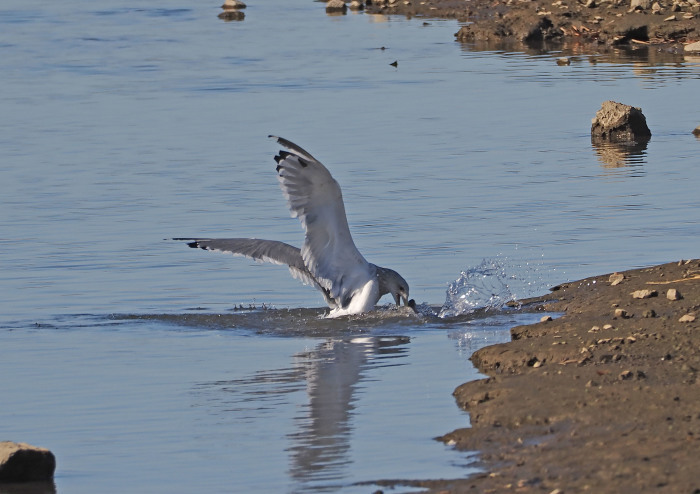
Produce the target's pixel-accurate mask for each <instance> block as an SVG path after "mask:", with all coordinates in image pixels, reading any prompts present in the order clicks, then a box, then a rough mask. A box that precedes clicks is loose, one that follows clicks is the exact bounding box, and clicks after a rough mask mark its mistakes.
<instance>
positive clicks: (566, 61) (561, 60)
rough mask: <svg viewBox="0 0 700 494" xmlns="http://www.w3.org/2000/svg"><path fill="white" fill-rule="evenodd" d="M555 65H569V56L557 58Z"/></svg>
mask: <svg viewBox="0 0 700 494" xmlns="http://www.w3.org/2000/svg"><path fill="white" fill-rule="evenodd" d="M557 65H571V60H569V57H560V58H557Z"/></svg>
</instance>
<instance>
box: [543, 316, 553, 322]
mask: <svg viewBox="0 0 700 494" xmlns="http://www.w3.org/2000/svg"><path fill="white" fill-rule="evenodd" d="M552 320H553V319H552V316H542V317H541V318H540V322H549V321H552Z"/></svg>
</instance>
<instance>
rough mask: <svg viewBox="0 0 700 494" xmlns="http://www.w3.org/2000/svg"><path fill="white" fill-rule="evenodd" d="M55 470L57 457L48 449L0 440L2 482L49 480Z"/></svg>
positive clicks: (0, 480)
mask: <svg viewBox="0 0 700 494" xmlns="http://www.w3.org/2000/svg"><path fill="white" fill-rule="evenodd" d="M55 470H56V458H55V457H54V455H53V453H52V452H51V451H49V450H48V449H45V448H37V447H36V446H30V445H29V444H25V443H15V442H12V441H0V483H4V482H8V483H9V482H37V481H47V480H51V479H53V473H54V471H55Z"/></svg>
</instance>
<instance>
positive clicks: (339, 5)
mask: <svg viewBox="0 0 700 494" xmlns="http://www.w3.org/2000/svg"><path fill="white" fill-rule="evenodd" d="M347 10H348V7H347V5H345V2H344V1H343V0H328V2H327V3H326V13H329V14H344V13H345V12H347Z"/></svg>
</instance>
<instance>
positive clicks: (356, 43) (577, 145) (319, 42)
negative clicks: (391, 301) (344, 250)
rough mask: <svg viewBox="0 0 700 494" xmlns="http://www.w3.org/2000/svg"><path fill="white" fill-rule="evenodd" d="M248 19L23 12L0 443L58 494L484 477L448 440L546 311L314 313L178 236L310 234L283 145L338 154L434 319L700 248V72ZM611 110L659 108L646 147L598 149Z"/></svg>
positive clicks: (367, 250)
mask: <svg viewBox="0 0 700 494" xmlns="http://www.w3.org/2000/svg"><path fill="white" fill-rule="evenodd" d="M248 3H249V7H248V9H246V11H245V14H246V18H245V20H244V21H242V22H231V23H225V22H222V21H221V20H219V19H218V18H217V14H218V13H219V12H220V9H219V2H216V3H211V4H207V3H205V2H198V3H197V4H193V3H191V2H184V1H181V0H176V1H172V2H169V3H167V4H162V3H160V4H158V5H155V4H154V3H153V2H147V1H140V2H139V1H134V2H131V3H126V4H125V3H124V2H114V1H112V0H108V1H106V2H101V3H94V2H93V3H85V2H77V1H73V0H68V1H64V2H53V3H27V2H19V1H14V0H6V1H4V2H3V4H2V6H0V55H1V56H0V74H1V76H0V110H1V113H2V118H0V205H1V207H2V215H0V300H1V302H0V304H1V305H0V376H2V377H1V378H0V395H2V397H3V398H2V404H0V440H4V439H10V440H17V441H27V442H31V443H34V444H37V445H42V446H46V447H49V448H51V449H52V450H53V451H54V452H55V453H56V455H57V457H58V469H57V473H56V487H57V490H58V492H62V493H67V492H71V493H74V492H95V491H99V492H154V491H162V492H193V491H194V492H203V491H207V492H248V491H253V490H257V491H259V492H308V491H313V490H315V491H319V492H322V491H327V492H348V493H350V492H368V491H370V492H371V490H372V487H371V486H361V487H358V486H353V484H354V483H355V482H359V481H371V480H376V479H382V478H439V477H448V478H455V477H463V476H466V475H468V474H469V472H470V471H472V470H470V469H468V468H465V467H464V465H466V464H468V463H469V462H470V455H467V454H463V453H457V452H454V451H451V450H450V449H448V448H445V447H444V446H442V445H441V444H440V443H437V442H435V441H432V439H431V438H432V437H434V436H437V435H440V434H442V433H445V432H448V431H450V430H452V429H454V428H456V427H463V426H467V425H468V416H467V415H466V414H464V413H463V412H461V411H459V410H458V409H457V407H456V406H455V405H454V402H453V400H452V397H451V396H450V393H451V391H452V390H453V389H454V387H455V386H457V385H458V384H460V383H462V382H464V381H466V380H469V379H474V378H476V377H477V374H476V373H475V372H474V370H473V368H472V367H471V365H470V363H469V362H468V357H469V355H470V354H471V352H472V351H473V350H475V349H476V348H479V347H480V346H482V345H484V344H487V343H489V342H494V341H502V340H503V339H506V338H507V334H508V333H507V330H508V328H509V327H510V326H512V325H514V324H521V323H524V322H528V321H531V320H533V317H534V316H532V315H527V314H518V313H507V314H500V315H499V314H496V315H493V316H492V317H491V318H481V317H479V318H473V319H459V318H458V319H446V320H437V319H432V318H431V319H428V320H414V319H405V318H402V317H388V318H369V319H360V320H353V321H345V322H340V323H339V322H327V321H321V320H318V318H317V316H318V314H320V310H317V309H314V310H304V308H318V307H320V306H321V305H322V299H321V297H320V295H319V294H318V293H317V292H315V291H314V290H313V289H312V288H309V287H304V286H301V285H299V284H298V282H296V281H295V280H293V279H291V277H289V275H288V273H287V270H286V269H285V268H283V267H279V266H269V265H260V264H255V263H253V262H250V261H247V260H243V259H234V258H231V257H229V256H225V255H217V254H214V253H207V252H203V251H200V250H196V251H195V250H192V249H188V248H187V247H186V246H184V245H183V244H182V243H178V242H171V241H166V240H164V239H167V238H171V237H188V236H207V237H214V236H228V237H231V236H251V237H262V238H271V239H276V240H282V241H286V242H288V243H291V244H295V245H299V244H300V243H301V241H302V231H301V228H300V226H299V224H298V221H297V220H295V219H291V218H289V215H288V212H287V209H286V205H285V202H284V199H283V198H282V196H281V193H280V191H279V188H278V186H277V182H276V177H275V174H274V162H273V161H272V156H273V155H274V153H275V152H276V151H277V147H276V146H275V145H274V143H273V142H272V141H269V140H268V139H267V138H266V136H267V135H268V134H277V135H281V136H284V137H287V138H289V139H291V140H293V141H295V142H297V143H299V144H300V145H302V146H303V147H305V148H307V149H308V150H309V151H310V152H312V153H313V154H314V155H315V156H316V157H317V158H319V159H320V160H322V161H323V162H324V163H325V164H326V165H327V166H328V167H329V168H330V170H331V171H332V173H333V174H334V176H335V177H336V179H337V180H338V181H339V182H340V184H341V186H342V188H343V193H344V197H345V202H346V209H347V211H348V219H349V223H350V227H351V230H352V231H353V234H354V238H355V242H356V244H357V245H358V248H359V249H360V251H361V252H363V253H364V254H365V256H366V257H367V258H368V260H369V261H370V262H374V263H376V264H379V265H383V266H388V267H392V268H394V269H396V270H397V271H399V272H400V273H401V274H402V275H403V276H404V277H405V278H406V279H407V280H408V281H409V283H410V285H411V296H412V297H413V298H415V299H416V301H417V302H419V303H427V304H432V305H436V306H439V305H441V304H442V303H443V302H444V300H445V290H446V288H447V285H448V283H450V282H453V281H454V280H456V279H457V278H458V277H459V276H460V272H461V271H468V270H469V268H473V267H476V266H480V265H482V264H481V263H482V260H483V259H487V260H488V262H487V263H494V264H496V265H498V266H500V273H501V275H499V279H498V282H499V283H500V282H502V283H507V284H508V285H509V290H510V291H511V292H512V293H513V294H514V295H516V296H527V295H531V294H533V293H537V292H541V291H543V290H545V289H546V287H547V286H549V285H553V284H557V283H560V282H562V281H565V280H567V279H576V278H580V277H583V276H586V275H591V274H599V273H603V272H608V271H612V270H617V269H626V268H633V267H638V266H644V265H649V264H655V263H659V262H665V261H671V260H677V259H680V258H688V257H697V255H698V246H699V245H700V244H699V243H698V238H700V194H698V190H697V184H698V178H699V177H698V174H699V172H698V161H699V160H698V156H699V155H700V141H698V140H696V139H695V138H694V137H693V136H692V135H691V134H690V130H692V129H693V128H694V127H695V126H697V125H698V124H700V110H698V108H696V107H695V104H696V102H697V95H698V94H700V58H697V57H695V58H691V57H688V56H686V57H683V56H682V55H681V56H661V55H659V54H656V53H652V57H649V59H647V58H645V57H644V56H632V55H629V54H625V53H622V52H621V53H619V54H617V55H616V56H612V55H609V54H598V55H596V54H593V55H573V56H572V58H571V65H569V66H558V65H557V64H556V63H555V60H556V58H557V57H559V56H561V54H560V53H536V52H533V53H518V52H509V51H505V50H497V49H494V48H488V47H487V48H484V47H475V46H469V45H460V44H459V43H457V42H455V41H454V39H453V33H454V32H456V31H457V30H458V25H457V24H456V23H455V22H452V21H450V22H448V21H435V20H430V21H429V22H428V23H427V24H424V21H423V20H422V19H413V20H406V19H403V18H398V17H381V16H370V15H367V14H352V15H347V16H341V17H328V16H326V15H325V12H324V9H323V5H322V4H319V3H316V2H311V1H308V0H293V1H291V0H287V1H282V0H269V1H266V2H253V1H252V0H251V1H250V2H248ZM382 48H384V49H382ZM395 60H396V61H398V66H397V67H393V66H391V65H389V64H390V63H391V62H393V61H395ZM650 60H651V61H650ZM608 99H612V100H617V101H621V102H624V103H627V104H632V105H635V106H640V107H642V109H643V111H644V113H645V115H646V117H647V121H648V123H649V126H650V128H651V130H652V133H653V137H652V139H651V141H650V142H649V143H648V145H647V146H646V148H643V149H636V150H633V152H631V153H629V154H627V155H625V154H624V153H621V152H620V151H619V150H616V149H610V148H603V149H598V148H595V147H593V146H592V145H591V142H590V136H589V129H590V120H591V118H592V117H593V116H594V114H595V112H596V110H597V109H598V108H599V107H600V104H601V102H603V101H605V100H608ZM484 286H491V285H490V284H488V283H486V284H484ZM387 301H388V300H387ZM251 304H253V305H255V306H256V307H258V308H259V307H261V306H263V305H264V306H265V307H272V308H273V309H272V310H257V311H252V312H251V311H246V310H238V311H234V310H232V309H233V308H234V307H237V306H240V305H243V306H245V307H248V306H249V305H251ZM288 309H289V310H288Z"/></svg>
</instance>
